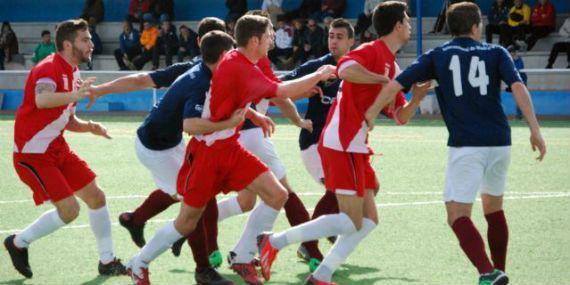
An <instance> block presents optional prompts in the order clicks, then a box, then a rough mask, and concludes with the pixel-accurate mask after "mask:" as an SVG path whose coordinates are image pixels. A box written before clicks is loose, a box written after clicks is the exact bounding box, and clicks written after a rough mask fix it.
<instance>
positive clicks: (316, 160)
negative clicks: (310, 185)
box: [301, 144, 325, 183]
mask: <svg viewBox="0 0 570 285" xmlns="http://www.w3.org/2000/svg"><path fill="white" fill-rule="evenodd" d="M317 146H318V144H313V145H311V146H309V147H308V148H306V149H305V150H302V151H301V160H303V164H304V165H305V169H307V172H309V174H311V176H312V177H313V179H315V181H317V183H323V179H324V178H325V173H324V171H323V164H322V161H321V155H320V154H319V151H318V150H317Z"/></svg>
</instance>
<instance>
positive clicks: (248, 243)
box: [233, 202, 279, 263]
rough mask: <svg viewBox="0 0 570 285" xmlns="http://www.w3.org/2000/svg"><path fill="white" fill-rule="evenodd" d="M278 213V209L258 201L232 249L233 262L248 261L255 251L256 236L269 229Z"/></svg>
mask: <svg viewBox="0 0 570 285" xmlns="http://www.w3.org/2000/svg"><path fill="white" fill-rule="evenodd" d="M277 215H279V211H277V210H275V209H273V208H271V207H269V206H268V205H267V204H265V203H263V202H260V203H259V205H257V207H255V209H253V211H251V213H250V214H249V217H248V218H247V224H246V226H245V229H244V230H243V233H242V234H241V237H240V239H239V241H238V243H237V244H236V246H235V247H234V249H233V252H235V253H236V257H235V259H234V262H235V263H249V262H251V261H252V260H253V257H254V256H255V254H256V253H257V236H258V235H259V234H261V233H262V232H266V231H270V230H271V229H272V228H273V224H274V223H275V220H276V219H277Z"/></svg>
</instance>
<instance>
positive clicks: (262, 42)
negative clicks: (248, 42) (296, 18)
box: [257, 26, 275, 58]
mask: <svg viewBox="0 0 570 285" xmlns="http://www.w3.org/2000/svg"><path fill="white" fill-rule="evenodd" d="M274 36H275V35H274V32H273V27H271V26H270V27H269V28H268V29H267V31H265V33H263V35H261V38H260V39H259V44H258V46H257V52H258V55H259V56H260V58H261V57H265V56H267V52H268V51H269V50H271V49H272V48H273V47H274V44H273V38H274Z"/></svg>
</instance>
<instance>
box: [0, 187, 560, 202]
mask: <svg viewBox="0 0 570 285" xmlns="http://www.w3.org/2000/svg"><path fill="white" fill-rule="evenodd" d="M324 193H325V190H324V189H323V191H322V192H305V193H297V195H299V196H307V197H310V196H322V195H323V194H324ZM566 193H570V192H564V191H559V192H513V191H509V192H507V193H505V195H506V196H507V197H508V196H528V195H559V194H566ZM378 195H379V196H383V195H389V196H421V195H428V196H429V195H443V192H437V191H416V192H409V191H402V192H397V191H394V192H382V191H380V193H378ZM232 196H235V194H230V195H224V196H220V198H222V197H232ZM146 197H148V195H118V196H107V197H106V198H107V200H129V199H143V198H146ZM18 203H33V200H32V199H21V200H0V205H3V204H18Z"/></svg>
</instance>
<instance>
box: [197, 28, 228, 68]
mask: <svg viewBox="0 0 570 285" xmlns="http://www.w3.org/2000/svg"><path fill="white" fill-rule="evenodd" d="M200 43H201V44H200V52H201V53H202V60H203V61H204V62H205V63H209V64H213V63H216V61H218V59H219V58H220V55H221V54H222V52H223V51H228V50H231V49H232V48H233V46H234V39H232V37H231V36H230V35H228V34H226V33H225V32H223V31H211V32H208V33H206V34H205V35H204V37H203V38H201V40H200Z"/></svg>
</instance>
